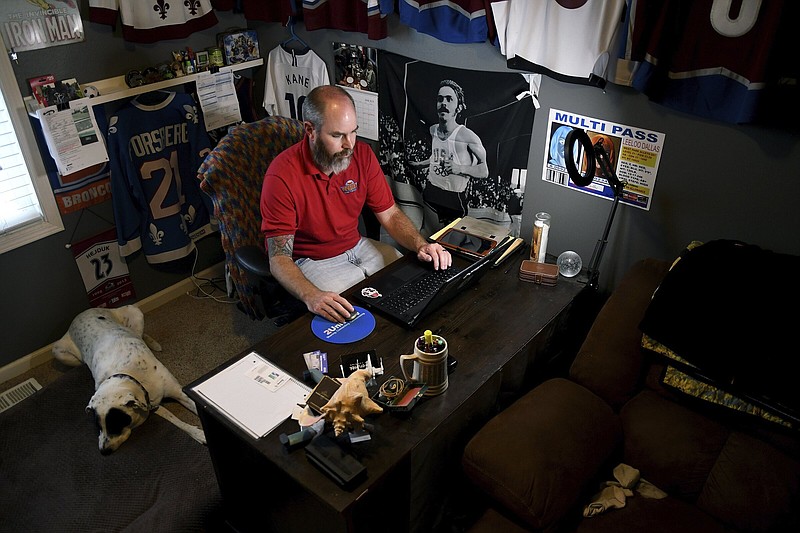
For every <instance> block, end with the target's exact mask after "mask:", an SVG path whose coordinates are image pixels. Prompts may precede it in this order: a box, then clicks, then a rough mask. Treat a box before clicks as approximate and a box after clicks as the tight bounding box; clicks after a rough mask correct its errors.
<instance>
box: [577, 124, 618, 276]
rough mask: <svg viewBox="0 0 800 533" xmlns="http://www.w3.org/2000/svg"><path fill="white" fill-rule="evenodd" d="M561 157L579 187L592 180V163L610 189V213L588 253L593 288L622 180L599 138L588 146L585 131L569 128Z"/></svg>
mask: <svg viewBox="0 0 800 533" xmlns="http://www.w3.org/2000/svg"><path fill="white" fill-rule="evenodd" d="M576 141H577V142H578V143H580V145H581V148H582V152H583V153H582V154H581V153H580V152H579V153H578V157H577V158H576V157H575V155H574V152H573V151H574V149H575V143H576ZM564 159H565V160H566V161H565V162H566V165H567V172H568V173H569V177H570V179H571V180H572V181H573V182H574V183H575V184H576V185H579V186H581V187H586V186H587V185H590V184H591V183H592V180H593V179H594V172H595V165H599V166H600V170H601V172H602V175H601V176H600V177H602V178H605V179H606V180H608V184H609V185H610V186H611V190H612V191H613V192H614V201H613V202H612V204H611V212H610V213H609V214H608V220H607V221H606V227H605V230H603V236H602V237H601V238H600V240H598V241H597V244H595V247H594V252H592V259H591V260H590V261H589V269H588V272H587V274H588V277H589V281H588V285H589V287H591V288H592V289H597V287H598V280H599V279H600V261H601V259H602V257H603V251H604V250H605V248H606V244H608V234H609V232H610V231H611V223H612V222H613V221H614V214H615V213H616V212H617V205H619V197H620V196H622V190H623V189H624V188H625V182H623V181H620V179H619V178H618V177H617V174H616V173H615V172H614V168H613V167H612V166H611V160H610V159H609V157H608V153H607V152H606V150H605V148H603V143H602V141H598V142H597V143H596V144H594V145H592V141H591V140H590V139H589V136H588V135H587V134H586V132H585V131H584V130H582V129H580V128H573V129H572V130H571V131H570V132H569V133H568V134H567V138H566V139H565V141H564ZM576 159H577V160H582V161H584V162H585V163H586V173H585V174H582V173H581V171H580V170H579V169H578V168H577V166H576V165H575V161H576Z"/></svg>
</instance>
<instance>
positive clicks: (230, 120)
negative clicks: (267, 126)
mask: <svg viewBox="0 0 800 533" xmlns="http://www.w3.org/2000/svg"><path fill="white" fill-rule="evenodd" d="M195 83H196V84H197V98H198V100H200V108H201V109H202V110H203V120H204V121H205V124H206V130H207V131H211V130H213V129H216V128H220V127H222V126H228V125H229V124H236V123H237V122H241V121H242V112H241V110H240V109H239V99H238V98H237V96H236V86H235V85H234V83H233V70H231V69H230V68H227V69H220V71H219V72H215V73H212V72H201V73H200V74H198V75H197V80H196V81H195Z"/></svg>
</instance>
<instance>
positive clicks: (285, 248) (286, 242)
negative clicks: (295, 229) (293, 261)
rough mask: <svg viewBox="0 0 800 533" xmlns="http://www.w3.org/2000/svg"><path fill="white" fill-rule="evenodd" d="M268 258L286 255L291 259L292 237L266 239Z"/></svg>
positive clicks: (279, 236)
mask: <svg viewBox="0 0 800 533" xmlns="http://www.w3.org/2000/svg"><path fill="white" fill-rule="evenodd" d="M267 243H268V245H269V250H268V252H269V256H270V257H275V256H277V255H286V256H289V257H292V251H293V250H294V235H278V236H277V237H270V238H269V239H267Z"/></svg>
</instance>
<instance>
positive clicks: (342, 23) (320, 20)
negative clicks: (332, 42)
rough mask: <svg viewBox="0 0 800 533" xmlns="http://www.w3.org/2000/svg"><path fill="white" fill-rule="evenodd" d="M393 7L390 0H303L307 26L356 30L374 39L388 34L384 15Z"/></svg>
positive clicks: (313, 28) (390, 11)
mask: <svg viewBox="0 0 800 533" xmlns="http://www.w3.org/2000/svg"><path fill="white" fill-rule="evenodd" d="M393 11H394V7H393V2H392V0H303V21H305V24H306V29H307V30H309V31H311V30H320V29H323V28H328V29H332V30H344V31H355V32H360V33H366V34H367V37H369V38H370V39H374V40H378V39H384V38H385V37H386V36H387V35H388V30H387V25H386V15H389V14H391V13H392V12H393Z"/></svg>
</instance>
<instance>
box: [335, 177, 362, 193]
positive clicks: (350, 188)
mask: <svg viewBox="0 0 800 533" xmlns="http://www.w3.org/2000/svg"><path fill="white" fill-rule="evenodd" d="M339 188H340V189H341V190H342V192H343V193H345V194H350V193H351V192H356V191H357V190H358V183H356V182H355V181H353V180H347V181H346V182H345V183H344V185H342V186H341V187H339Z"/></svg>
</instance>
